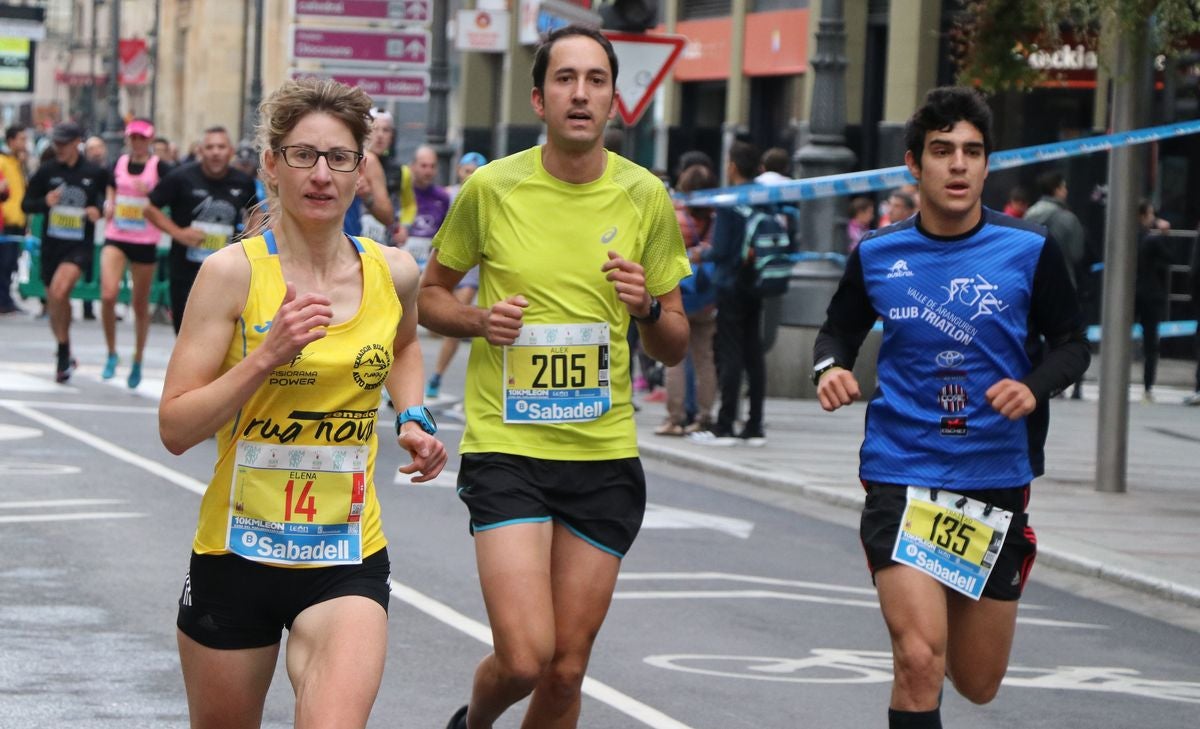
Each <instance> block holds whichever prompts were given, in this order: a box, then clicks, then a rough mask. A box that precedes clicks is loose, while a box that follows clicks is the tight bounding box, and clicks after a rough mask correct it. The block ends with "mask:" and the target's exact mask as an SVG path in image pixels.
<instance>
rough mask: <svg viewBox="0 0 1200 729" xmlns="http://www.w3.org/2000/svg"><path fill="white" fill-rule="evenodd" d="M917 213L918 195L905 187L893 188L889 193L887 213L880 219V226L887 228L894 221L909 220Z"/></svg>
mask: <svg viewBox="0 0 1200 729" xmlns="http://www.w3.org/2000/svg"><path fill="white" fill-rule="evenodd" d="M916 213H917V198H916V196H915V195H914V194H913V193H911V192H908V191H906V190H905V189H904V188H900V189H897V190H893V191H892V194H891V195H888V200H887V213H886V214H884V216H883V217H882V218H880V220H879V227H880V228H886V227H887V226H889V225H892V224H893V223H899V222H901V221H902V220H908V219H909V218H911V217H912V216H914V215H916Z"/></svg>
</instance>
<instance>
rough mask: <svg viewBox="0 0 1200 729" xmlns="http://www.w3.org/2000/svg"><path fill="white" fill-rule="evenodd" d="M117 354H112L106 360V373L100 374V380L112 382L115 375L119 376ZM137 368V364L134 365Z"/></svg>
mask: <svg viewBox="0 0 1200 729" xmlns="http://www.w3.org/2000/svg"><path fill="white" fill-rule="evenodd" d="M118 361H119V360H118V358H117V353H116V352H110V353H109V355H108V359H106V360H104V371H103V372H101V373H100V379H102V380H111V379H112V378H113V375H115V374H117V362H118ZM134 366H136V364H135V365H134Z"/></svg>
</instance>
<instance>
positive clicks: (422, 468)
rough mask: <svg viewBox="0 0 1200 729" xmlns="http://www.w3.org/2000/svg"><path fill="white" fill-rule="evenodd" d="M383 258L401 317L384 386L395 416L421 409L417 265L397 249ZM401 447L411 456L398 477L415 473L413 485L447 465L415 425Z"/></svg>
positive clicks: (404, 431)
mask: <svg viewBox="0 0 1200 729" xmlns="http://www.w3.org/2000/svg"><path fill="white" fill-rule="evenodd" d="M382 250H383V252H384V257H385V258H386V259H387V261H388V266H389V267H390V268H391V271H392V282H393V283H394V284H395V286H396V295H397V296H399V297H400V306H401V307H402V312H403V313H402V315H401V317H400V326H399V327H397V329H396V339H395V341H394V342H393V344H392V352H393V356H394V358H395V361H393V362H392V369H391V371H390V372H389V373H388V378H387V382H386V383H385V386H386V387H387V389H388V394H390V395H391V397H392V403H393V404H395V406H396V410H397V411H398V412H403V411H404V410H406V409H408V408H409V407H411V406H413V405H420V404H421V403H422V401H423V398H424V394H425V384H424V383H425V376H424V369H423V360H422V358H421V343H420V340H419V339H418V337H417V288H418V280H419V277H420V271H419V270H418V269H417V263H416V261H414V260H413V257H412V256H411V255H409V254H408V252H407V251H403V250H400V249H397V248H382ZM397 442H399V444H400V447H402V448H404V450H406V451H408V453H409V455H410V456H412V463H409V464H408V465H406V466H402V467H401V468H400V472H401V473H416V472H420V474H421V475H419V476H414V477H413V479H412V480H413V482H415V483H421V482H422V481H429V480H431V479H434V478H437V475H438V474H439V473H441V470H442V468H443V467H444V466H445V465H446V447H445V446H444V445H442V442H441V441H439V440H438V439H437V438H435V437H434V436H432V435H430V434H429V433H426V432H425V431H424V430H422V429H421V427H420V425H418V424H417V423H415V422H408V423H405V424H404V425H403V426H402V428H401V431H400V434H399V436H398V438H397Z"/></svg>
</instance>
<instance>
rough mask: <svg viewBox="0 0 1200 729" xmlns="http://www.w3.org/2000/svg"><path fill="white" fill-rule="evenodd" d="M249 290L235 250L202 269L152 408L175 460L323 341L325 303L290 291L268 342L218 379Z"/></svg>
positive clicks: (245, 266)
mask: <svg viewBox="0 0 1200 729" xmlns="http://www.w3.org/2000/svg"><path fill="white" fill-rule="evenodd" d="M249 288H250V263H249V261H247V260H246V256H245V253H244V252H243V251H242V247H241V246H240V245H233V246H229V247H227V248H224V249H222V250H220V251H217V252H216V253H214V254H213V255H212V256H210V257H209V258H208V259H206V260H205V261H204V263H203V264H202V265H201V267H200V273H199V275H198V276H197V277H196V283H195V285H194V286H193V287H192V292H191V294H190V295H189V296H188V307H187V314H186V315H185V316H184V318H183V324H182V327H181V328H180V330H179V338H178V339H176V341H175V349H174V350H173V351H172V352H171V361H170V363H169V364H168V365H167V375H166V381H165V383H164V385H163V395H162V401H161V403H160V404H159V408H158V431H159V437H160V438H161V439H162V442H163V445H165V446H166V447H167V450H169V451H170V452H171V453H174V454H176V455H179V454H180V453H183V452H184V451H186V450H188V449H189V448H191V447H192V446H194V445H196V444H197V443H200V442H201V441H203V440H205V439H206V438H208V437H209V436H211V435H212V434H213V433H216V432H217V430H218V429H219V428H220V427H222V426H223V425H225V424H226V423H228V422H229V421H230V420H231V419H232V418H233V416H234V414H236V413H237V411H238V409H239V408H241V407H242V406H243V405H244V404H245V403H246V401H247V400H249V399H250V396H251V395H252V394H253V393H254V391H255V390H256V389H258V387H259V386H260V385H262V383H263V381H264V380H265V379H266V378H267V376H268V375H269V374H270V373H271V371H272V370H274V369H275V368H276V367H277V366H279V365H280V364H283V363H284V362H287V361H288V360H290V359H291V358H292V357H294V356H296V355H297V354H299V353H300V350H302V349H303V348H304V345H306V344H308V343H309V342H312V341H315V340H317V339H319V338H321V337H323V336H325V326H326V325H328V324H329V322H330V320H331V319H332V317H333V309H332V308H331V306H330V301H329V299H328V298H327V297H325V296H322V295H320V294H314V293H307V294H304V295H302V296H297V295H296V291H295V288H294V287H293V286H292V285H291V284H288V292H287V295H285V297H284V300H283V303H282V304H281V305H280V308H279V310H278V311H277V312H276V313H275V316H274V318H273V319H272V320H271V322H270V331H269V333H268V334H267V337H266V339H265V340H264V341H263V343H262V344H261V345H260V346H258V347H257V348H255V349H254V351H252V352H250V353H249V354H248V355H247V356H246V357H245V359H243V360H242V361H240V362H238V363H237V364H236V365H234V366H233V367H232V368H230V369H229V370H228V371H226V372H224V373H222V372H221V366H222V363H223V362H224V360H225V354H226V352H227V351H228V349H229V342H230V339H231V338H232V337H233V336H234V335H235V325H236V322H237V320H238V317H239V316H241V313H242V310H243V309H244V308H245V305H246V296H247V292H248V291H249Z"/></svg>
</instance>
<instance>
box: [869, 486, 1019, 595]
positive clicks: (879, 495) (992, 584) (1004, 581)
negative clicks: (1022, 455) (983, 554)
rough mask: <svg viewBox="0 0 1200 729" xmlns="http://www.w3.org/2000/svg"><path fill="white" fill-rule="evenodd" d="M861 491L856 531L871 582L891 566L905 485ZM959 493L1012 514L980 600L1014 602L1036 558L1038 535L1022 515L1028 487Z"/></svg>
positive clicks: (901, 514) (904, 499)
mask: <svg viewBox="0 0 1200 729" xmlns="http://www.w3.org/2000/svg"><path fill="white" fill-rule="evenodd" d="M863 487H864V488H865V489H866V490H867V500H866V503H865V504H864V506H863V511H862V521H861V522H860V523H859V529H858V533H859V538H861V539H862V545H863V551H865V552H866V554H867V566H868V567H870V569H871V580H872V581H874V579H875V573H876V572H877V571H878V570H881V569H883V568H884V567H888V566H891V565H893V564H896V563H894V562H892V547H894V546H895V544H896V537H897V535H899V533H900V519H901V518H902V517H903V516H904V508H905V506H906V505H907V503H908V499H907V494H906V488H905V487H904V486H898V485H896V484H890V483H877V482H874V481H867V482H864V484H863ZM943 493H948V492H943ZM960 493H961V494H963V495H966V496H970V497H971V498H972V499H975V500H976V501H982V502H984V503H986V504H992V505H993V506H997V507H999V508H1001V509H1004V510H1005V511H1011V512H1012V513H1013V518H1012V522H1011V524H1009V527H1008V533H1007V534H1006V535H1005V536H1004V546H1003V547H1001V549H1000V556H999V557H997V558H996V564H995V566H994V567H993V568H992V574H991V576H990V577H988V581H987V584H986V585H984V587H983V597H990V598H992V599H993V600H1019V599H1020V598H1021V591H1022V590H1024V589H1025V580H1027V579H1028V578H1029V571H1030V570H1031V569H1033V560H1034V558H1036V557H1037V536H1036V535H1035V534H1034V533H1033V528H1032V527H1030V526H1029V515H1028V514H1027V513H1025V507H1026V506H1027V505H1028V504H1029V486H1028V484H1027V485H1025V486H1019V487H1016V488H1010V489H979V490H971V491H962V492H960Z"/></svg>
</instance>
